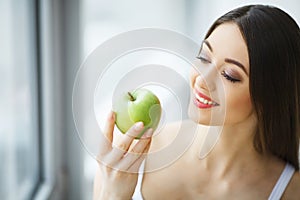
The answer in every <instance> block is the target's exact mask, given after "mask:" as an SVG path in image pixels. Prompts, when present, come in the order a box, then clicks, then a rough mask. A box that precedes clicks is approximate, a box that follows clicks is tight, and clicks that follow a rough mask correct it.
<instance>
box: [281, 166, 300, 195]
mask: <svg viewBox="0 0 300 200" xmlns="http://www.w3.org/2000/svg"><path fill="white" fill-rule="evenodd" d="M299 198H300V172H299V171H296V172H295V173H294V175H293V177H292V179H291V181H290V183H289V185H288V187H287V189H286V191H285V192H284V195H283V198H282V199H291V200H293V199H295V200H296V199H297V200H298V199H299Z"/></svg>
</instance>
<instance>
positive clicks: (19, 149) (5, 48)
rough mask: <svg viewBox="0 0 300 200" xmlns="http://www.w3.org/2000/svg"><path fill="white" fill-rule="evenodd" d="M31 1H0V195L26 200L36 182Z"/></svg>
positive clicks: (36, 109)
mask: <svg viewBox="0 0 300 200" xmlns="http://www.w3.org/2000/svg"><path fill="white" fill-rule="evenodd" d="M35 3H36V2H35V1H34V0H27V1H11V0H2V1H0V24H1V27H2V28H1V31H0V44H1V48H0V57H1V58H0V76H1V84H0V92H1V98H0V121H1V123H0V158H1V165H0V174H1V178H0V185H1V187H0V199H6V200H10V199H30V198H31V196H32V195H33V193H34V191H35V189H36V188H37V186H38V183H39V177H40V175H39V174H40V167H39V163H40V162H39V153H40V151H39V117H38V112H39V110H38V84H37V74H38V73H37V48H36V23H35V6H36V5H35Z"/></svg>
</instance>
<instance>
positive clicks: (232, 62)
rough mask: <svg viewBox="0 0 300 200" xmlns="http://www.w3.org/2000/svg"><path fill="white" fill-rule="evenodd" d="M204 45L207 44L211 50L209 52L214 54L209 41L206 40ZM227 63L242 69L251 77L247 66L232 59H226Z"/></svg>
mask: <svg viewBox="0 0 300 200" xmlns="http://www.w3.org/2000/svg"><path fill="white" fill-rule="evenodd" d="M203 43H204V44H206V46H207V47H208V48H209V50H210V51H211V52H213V48H212V47H211V45H210V43H209V42H208V41H207V40H204V41H203ZM225 62H227V63H231V64H234V65H236V66H238V67H239V68H241V69H242V70H243V71H244V72H245V74H246V75H247V76H249V75H248V72H247V70H246V68H245V66H244V65H243V64H242V63H240V62H238V61H236V60H233V59H230V58H225Z"/></svg>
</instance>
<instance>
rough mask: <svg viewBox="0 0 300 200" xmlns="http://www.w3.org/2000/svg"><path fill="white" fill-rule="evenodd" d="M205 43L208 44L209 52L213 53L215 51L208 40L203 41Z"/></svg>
mask: <svg viewBox="0 0 300 200" xmlns="http://www.w3.org/2000/svg"><path fill="white" fill-rule="evenodd" d="M203 43H204V44H206V46H207V47H208V48H209V50H210V51H211V52H213V49H212V47H211V45H210V43H209V42H208V41H207V40H203Z"/></svg>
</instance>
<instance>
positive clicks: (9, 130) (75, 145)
mask: <svg viewBox="0 0 300 200" xmlns="http://www.w3.org/2000/svg"><path fill="white" fill-rule="evenodd" d="M250 3H251V4H252V3H261V4H272V5H275V6H279V7H280V8H282V9H283V10H285V11H287V12H288V13H289V14H290V15H291V16H292V17H294V19H295V20H296V21H297V22H298V24H299V22H300V1H298V0H281V1H279V0H268V1H267V0H264V1H250V0H248V1H247V0H243V1H242V0H226V1H218V0H210V1H204V0H151V1H150V0H126V1H124V0H109V1H108V0H0V26H1V29H0V44H1V46H0V75H1V84H0V94H1V98H0V162H1V164H0V199H3V200H19V199H26V200H27V199H38V200H43V199H64V200H65V199H71V200H77V199H78V200H80V199H83V200H84V199H92V184H93V176H94V173H95V169H96V167H97V163H96V161H95V160H94V159H93V158H92V157H91V156H90V154H89V153H87V151H85V149H84V148H83V147H82V145H81V143H80V140H79V138H78V137H76V129H75V125H74V121H73V116H72V89H73V84H74V80H75V76H76V72H77V70H78V69H79V67H80V65H81V63H82V62H83V61H84V60H85V58H86V57H87V56H88V55H89V54H90V53H91V52H92V51H93V50H94V49H95V48H96V47H97V46H99V45H100V44H101V43H103V42H104V41H106V40H107V39H109V38H111V37H112V36H114V35H116V34H119V33H123V32H126V31H130V30H134V29H139V28H146V27H154V28H163V29H169V30H173V31H176V32H179V33H182V34H184V35H186V36H188V37H190V38H191V39H192V40H194V41H196V42H200V41H201V40H202V38H203V36H204V34H205V32H206V30H207V29H208V27H209V26H210V24H211V23H212V22H213V21H214V20H215V19H216V18H217V17H218V16H220V15H221V14H224V13H225V12H226V11H229V10H230V9H232V8H235V7H237V6H241V5H245V4H250Z"/></svg>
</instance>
